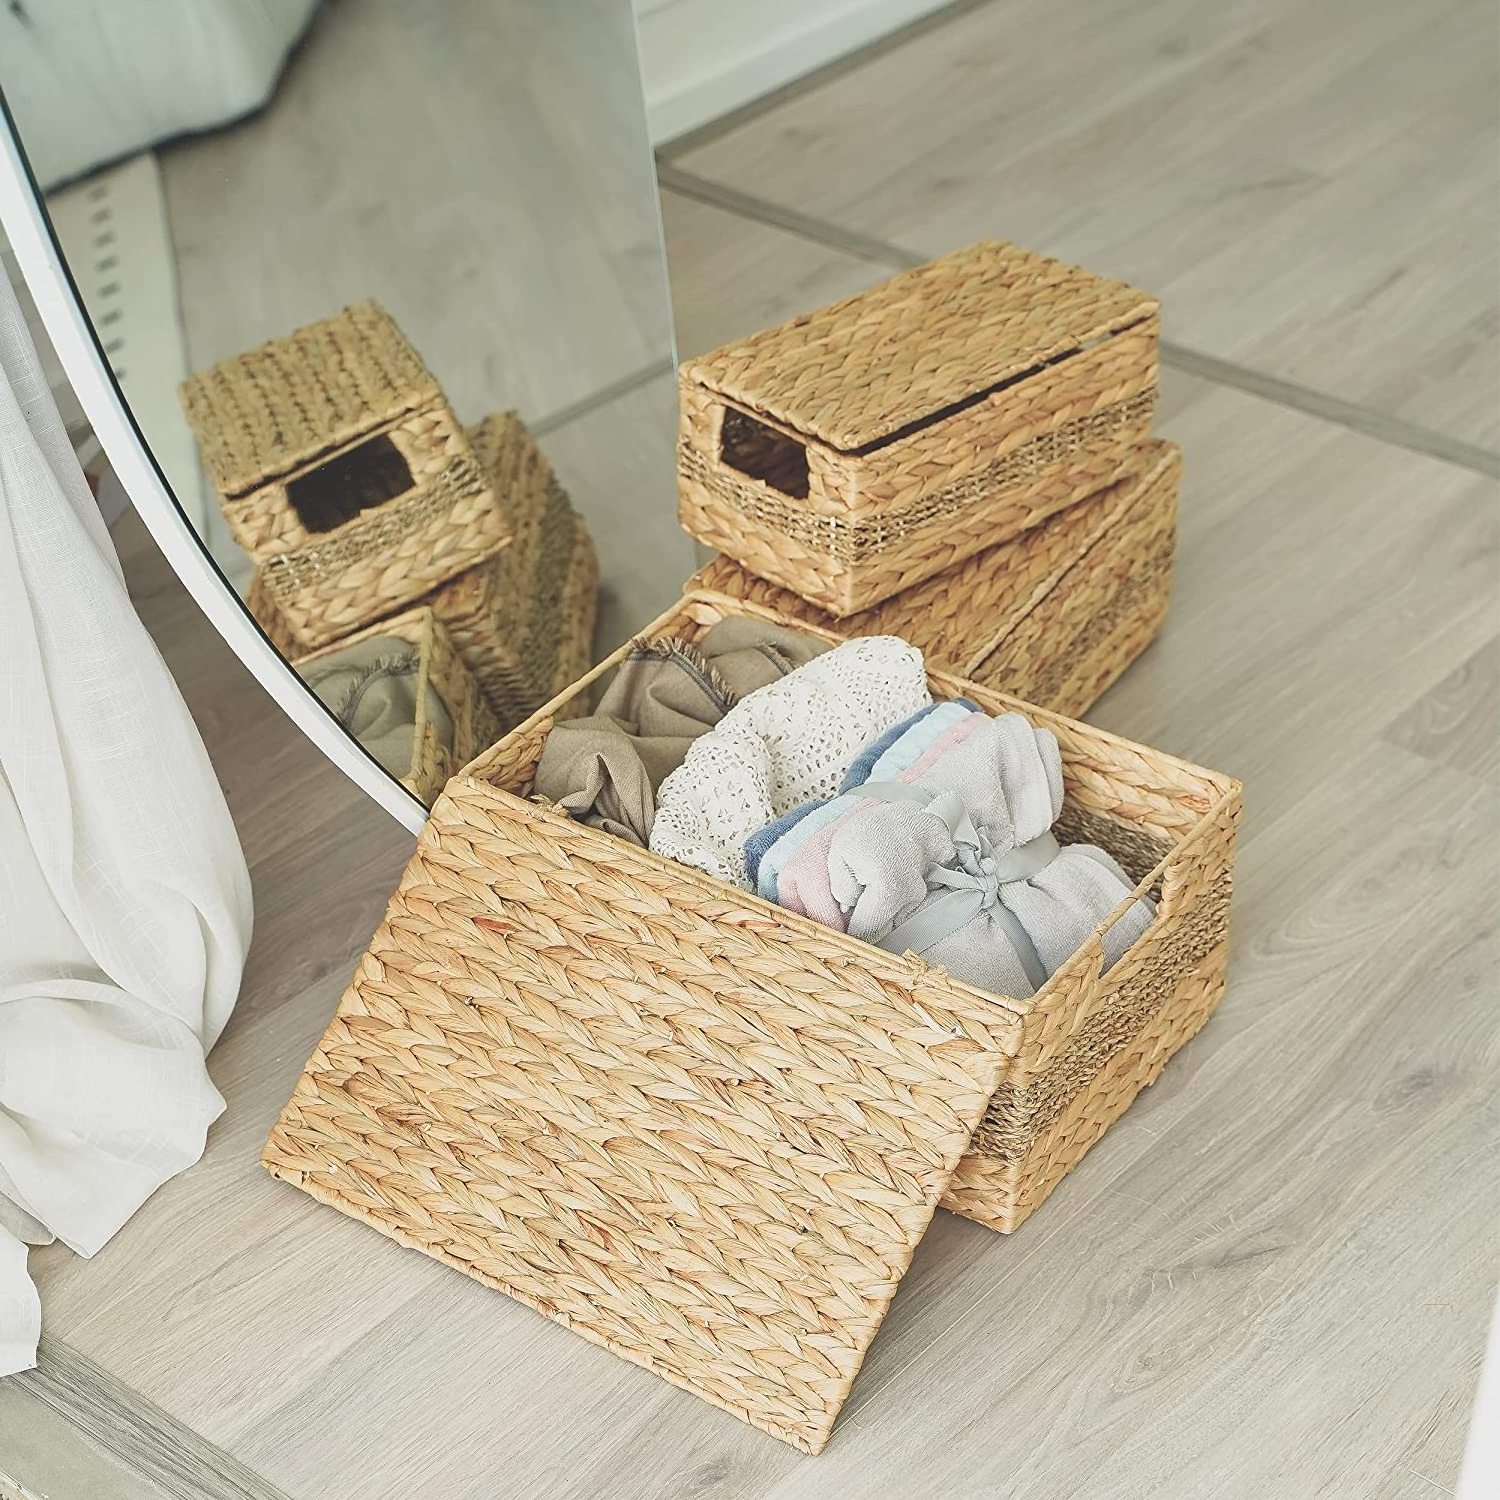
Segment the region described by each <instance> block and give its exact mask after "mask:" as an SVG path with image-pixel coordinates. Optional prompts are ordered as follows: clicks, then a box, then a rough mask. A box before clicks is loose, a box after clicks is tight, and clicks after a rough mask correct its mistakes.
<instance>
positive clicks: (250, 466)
mask: <svg viewBox="0 0 1500 1500" xmlns="http://www.w3.org/2000/svg"><path fill="white" fill-rule="evenodd" d="M179 394H180V395H181V398H182V406H183V410H184V411H185V412H186V413H187V419H188V424H189V426H191V427H192V429H193V432H194V433H195V434H196V436H197V439H198V447H199V449H200V450H201V452H202V454H203V462H204V465H205V467H206V468H207V469H208V473H209V478H210V479H212V480H213V482H214V485H215V487H216V488H217V489H218V491H219V493H220V494H222V495H224V496H226V497H230V498H232V497H234V496H236V495H242V494H244V493H245V492H246V491H248V490H253V489H256V488H258V487H259V486H260V485H263V484H267V483H269V482H270V481H272V480H274V479H279V478H281V477H282V476H284V475H286V474H289V473H291V472H292V471H293V470H295V469H300V468H302V467H303V466H305V465H306V464H309V463H311V462H312V461H313V460H314V459H316V458H317V457H318V456H319V455H320V454H322V453H326V452H328V451H329V450H331V449H334V448H338V447H340V446H342V445H343V444H345V443H348V442H352V441H353V440H354V439H355V438H358V437H359V436H360V435H361V434H363V433H365V432H368V431H371V430H372V429H374V428H377V427H379V426H381V425H382V424H384V423H386V422H390V421H393V420H394V419H395V418H397V417H400V416H403V415H404V414H405V413H407V412H410V411H415V410H417V409H419V408H420V407H423V406H426V405H428V404H429V403H430V402H432V401H433V400H434V399H435V398H438V397H440V396H441V394H442V392H441V390H440V389H439V387H438V383H437V381H436V380H435V379H434V378H433V376H432V373H431V371H429V370H428V368H427V366H426V365H425V364H423V363H422V357H421V356H420V355H419V354H418V353H417V351H416V350H415V349H413V348H412V346H411V345H410V344H409V343H408V342H407V340H406V337H405V335H403V334H402V332H401V330H400V329H399V328H397V327H396V324H395V322H394V320H393V319H392V318H391V316H390V314H389V313H387V312H386V311H385V309H384V308H382V307H381V306H380V305H379V304H378V303H376V302H372V301H367V302H356V303H355V304H353V305H352V306H350V307H346V308H345V309H344V310H343V311H342V312H339V313H336V314H335V315H334V316H333V317H331V318H325V319H323V320H322V322H319V323H310V324H308V326H307V327H305V328H299V329H297V330H296V332H294V333H290V334H288V335H287V336H286V337H285V338H279V339H272V340H271V341H270V342H269V343H265V344H262V345H261V346H260V347H259V348H258V349H252V350H250V351H249V352H248V353H246V354H239V355H236V356H235V357H234V358H233V359H226V360H221V361H220V362H219V363H218V364H216V365H214V366H213V367H212V368H211V369H208V370H204V371H202V372H200V373H199V374H197V375H193V376H191V377H190V378H189V379H187V380H185V381H184V382H183V383H182V387H181V390H180V393H179Z"/></svg>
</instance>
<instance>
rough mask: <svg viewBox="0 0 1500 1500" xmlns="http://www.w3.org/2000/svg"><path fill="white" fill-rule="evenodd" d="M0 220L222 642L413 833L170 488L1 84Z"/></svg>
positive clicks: (104, 430)
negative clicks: (72, 266) (114, 365)
mask: <svg viewBox="0 0 1500 1500" xmlns="http://www.w3.org/2000/svg"><path fill="white" fill-rule="evenodd" d="M0 227H3V228H4V230H5V235H6V238H7V239H8V240H9V241H10V247H11V249H12V251H13V252H14V253H15V257H16V260H17V262H18V264H19V265H20V267H21V275H22V276H23V277H24V278H25V281H26V286H27V289H28V290H29V291H30V293H31V297H32V301H33V302H35V304H36V309H37V313H38V314H39V316H40V317H41V320H42V326H43V327H44V328H45V329H46V330H47V336H48V338H50V339H51V340H52V347H53V349H54V350H55V351H56V353H57V357H58V359H59V360H60V361H61V363H62V367H63V371H64V373H65V374H66V375H67V377H68V380H69V382H70V383H71V384H72V386H73V390H74V393H75V394H76V395H77V397H78V401H79V404H80V405H81V406H82V407H83V413H84V415H85V416H86V417H87V418H88V420H89V423H90V425H91V426H92V427H93V429H94V436H95V437H96V438H98V440H99V443H100V446H101V447H102V448H103V449H104V454H105V457H106V458H108V460H109V462H110V465H111V467H112V468H113V469H114V471H115V475H116V477H117V478H118V479H119V481H120V484H121V485H122V487H123V488H124V490H125V493H126V495H127V496H128V497H129V499H130V503H131V504H132V505H133V506H134V507H135V510H136V513H137V514H138V515H139V516H140V518H141V520H142V521H144V522H145V525H146V529H147V530H148V531H149V532H150V533H151V536H152V538H153V539H154V540H155V542H156V545H157V546H158V547H160V548H161V550H162V553H163V554H164V555H165V557H166V559H167V562H168V563H169V564H170V565H171V567H172V570H173V572H175V573H176V574H177V577H178V579H179V580H180V581H181V583H182V585H183V587H184V588H186V589H187V591H188V593H190V594H191V595H192V596H193V600H194V602H195V603H196V604H197V605H198V608H199V609H201V610H202V611H203V613H204V614H205V615H206V616H207V617H208V620H209V623H210V624H211V625H212V626H213V627H214V629H215V630H217V631H218V632H219V634H220V635H221V636H222V637H223V638H224V642H225V644H226V645H227V646H228V647H229V649H230V650H231V651H233V652H234V654H235V655H236V656H237V657H238V658H239V659H240V661H241V662H242V663H243V664H244V665H245V666H246V667H247V668H248V669H249V670H250V672H251V673H252V674H253V675H254V677H255V679H256V681H257V682H259V683H260V685H261V686H262V687H263V688H264V689H265V690H266V692H267V693H269V694H270V696H271V697H272V699H274V700H275V702H276V705H277V707H279V708H280V709H281V711H282V712H283V713H284V714H286V716H287V717H288V718H289V719H290V720H291V721H292V723H294V724H295V725H296V726H297V728H298V729H300V730H301V731H302V733H303V734H305V735H306V736H307V737H308V739H310V740H311V741H312V742H313V744H314V745H316V746H317V747H318V749H319V750H321V751H322V752H323V754H324V755H325V756H327V757H328V759H329V760H330V761H332V762H333V764H334V765H335V766H337V767H338V768H339V770H341V771H342V772H343V773H344V774H345V775H346V776H347V777H348V778H349V779H350V780H351V781H352V782H354V784H355V785H356V786H358V787H359V789H360V790H361V791H363V792H364V793H366V795H368V796H369V797H370V798H371V799H372V800H374V801H375V802H376V803H377V804H378V805H379V806H380V807H382V808H384V809H385V811H386V812H388V813H389V814H390V815H391V816H392V817H393V818H394V819H395V820H396V821H397V822H398V823H400V824H402V826H403V827H405V828H407V829H409V830H410V831H411V832H413V833H415V832H417V830H418V829H420V828H421V826H422V824H423V823H424V822H426V820H427V809H426V807H424V806H423V804H422V803H421V802H420V801H419V800H418V799H417V798H416V797H414V796H413V795H412V794H411V793H410V792H409V791H407V789H406V788H405V787H404V786H402V785H401V783H400V782H399V781H397V780H396V778H395V777H394V776H392V775H391V774H390V773H389V772H388V771H386V770H385V769H384V768H383V767H382V766H381V765H380V763H379V762H378V761H376V760H375V758H374V757H373V756H372V755H370V753H369V752H368V751H367V750H365V748H364V747H363V746H362V745H360V743H359V742H358V741H357V740H355V739H354V738H353V737H352V736H351V735H350V734H348V733H347V732H346V731H345V730H344V728H343V727H342V726H341V725H340V724H339V722H338V720H337V719H336V718H335V717H334V716H333V714H332V713H331V712H330V711H329V710H328V709H327V708H325V707H324V705H323V703H322V700H321V699H319V698H318V696H317V694H316V693H314V692H313V690H312V689H311V688H310V687H308V686H307V684H306V683H305V682H303V681H302V679H301V678H300V677H299V676H298V675H297V673H296V671H295V670H294V669H293V667H292V666H291V664H290V663H289V662H288V661H287V660H286V658H285V657H283V656H282V654H281V653H280V652H279V651H278V650H277V649H276V648H275V647H274V646H273V645H272V644H271V642H270V639H269V638H268V637H267V635H266V634H265V632H264V631H263V630H262V629H261V628H260V626H259V625H258V624H257V623H256V621H255V619H254V617H253V616H252V615H251V613H250V611H249V610H248V609H247V608H246V607H245V604H244V602H243V601H242V600H241V598H240V596H239V593H238V591H237V590H236V589H235V588H234V586H233V585H232V584H231V583H230V582H229V580H228V579H227V578H226V577H225V576H224V574H223V573H222V572H220V570H219V568H218V565H217V564H216V563H215V562H214V560H213V559H212V557H210V556H209V553H208V549H207V548H206V547H205V546H204V545H203V543H202V541H201V540H200V539H199V536H198V533H197V531H196V530H195V529H194V527H193V524H192V522H191V521H190V520H189V519H188V515H187V512H186V511H185V510H184V509H183V508H182V506H181V505H180V504H179V503H178V500H177V497H176V496H175V495H174V494H173V493H172V488H171V486H170V485H169V484H168V483H167V480H166V476H165V475H164V474H163V473H162V471H161V467H160V466H159V465H158V464H157V462H156V457H155V455H154V454H153V453H152V451H151V447H150V444H149V443H147V441H146V439H145V437H144V435H143V434H142V432H141V430H140V428H139V427H138V426H137V424H136V420H135V416H134V414H133V413H132V412H131V410H130V405H129V403H128V402H127V401H126V400H125V396H124V394H123V392H122V391H121V390H120V387H119V384H118V382H117V381H116V380H115V377H114V371H113V370H112V369H111V367H110V363H109V360H108V359H107V358H106V357H105V354H104V349H103V346H102V345H101V343H100V341H99V336H98V334H97V333H96V331H95V329H94V325H93V323H92V321H91V320H90V318H89V315H88V312H87V310H86V309H85V308H84V305H83V299H82V298H81V297H80V296H79V294H78V288H77V285H76V284H75V282H74V280H73V277H72V273H71V272H70V271H69V269H68V266H67V262H66V261H65V260H64V259H63V255H62V248H61V246H60V245H59V243H58V240H57V235H56V233H55V232H54V230H53V228H52V221H51V218H50V217H49V215H48V213H47V207H46V203H45V201H44V199H43V197H42V194H41V192H40V190H39V189H38V187H37V184H36V179H35V177H34V176H33V175H32V171H31V166H30V163H29V162H28V161H27V158H26V152H25V148H24V147H23V146H22V144H21V140H20V135H19V133H18V132H17V130H16V125H15V120H14V118H13V117H12V115H11V112H10V105H9V103H8V101H7V100H6V99H5V96H4V93H3V92H0Z"/></svg>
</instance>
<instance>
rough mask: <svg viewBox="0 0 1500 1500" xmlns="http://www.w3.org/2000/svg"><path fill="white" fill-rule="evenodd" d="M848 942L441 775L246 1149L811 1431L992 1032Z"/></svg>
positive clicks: (807, 1435)
mask: <svg viewBox="0 0 1500 1500" xmlns="http://www.w3.org/2000/svg"><path fill="white" fill-rule="evenodd" d="M789 925H790V926H791V927H795V928H796V930H795V931H790V930H788V928H789ZM855 952H856V950H855V948H854V945H852V944H851V942H850V940H849V939H847V938H846V937H844V936H843V935H842V934H835V933H828V932H826V931H825V930H823V929H817V928H814V927H813V926H812V924H809V923H801V922H799V921H797V920H796V919H790V921H789V922H788V921H783V920H782V919H781V917H780V916H779V914H777V913H776V912H775V911H774V909H770V908H765V907H763V905H762V904H761V903H756V902H754V901H752V900H750V899H749V898H745V897H743V896H742V895H741V894H740V893H738V892H735V891H733V890H729V889H726V888H724V887H721V886H718V885H716V884H715V883H714V882H712V881H709V880H707V879H706V878H701V877H694V876H693V875H692V874H691V873H690V872H684V871H681V870H679V869H678V868H677V867H674V866H670V865H669V864H668V863H667V862H665V861H661V860H658V859H656V858H655V857H654V856H650V855H648V854H646V853H645V852H644V851H637V850H634V849H631V848H630V847H628V846H624V845H621V844H620V843H619V842H618V841H615V840H612V839H610V838H608V836H607V835H603V834H599V833H596V832H594V831H593V830H590V829H587V828H583V827H581V826H580V825H577V824H572V823H569V822H568V821H567V820H566V819H563V818H560V817H557V816H555V815H552V814H549V813H545V812H541V811H540V810H538V809H535V808H530V807H527V806H526V805H525V804H520V803H517V802H515V801H514V799H510V798H507V797H505V795H504V794H502V793H498V792H496V791H494V789H493V788H490V787H487V786H484V785H482V784H480V783H475V782H472V781H470V780H467V779H465V778H460V779H459V780H456V781H454V782H452V783H450V785H449V788H448V791H447V792H446V793H445V795H444V796H443V797H442V798H441V799H440V800H439V802H438V805H437V807H436V809H435V810H434V814H433V818H432V820H431V821H430V823H429V825H428V828H427V830H426V831H425V832H424V834H423V836H422V838H421V840H420V841H419V845H418V850H417V853H416V855H415V856H414V857H413V860H412V862H411V865H410V866H409V867H408V870H407V873H406V875H405V877H404V879H403V881H402V884H401V887H400V888H399V890H398V891H397V893H396V895H395V897H394V898H393V899H392V903H391V906H390V909H389V912H388V914H387V918H386V921H385V923H384V924H383V926H382V927H381V929H380V931H379V932H378V933H377V935H376V937H375V940H374V942H373V943H372V945H371V948H370V952H369V954H368V955H367V957H366V959H365V961H364V963H363V964H362V965H361V968H360V971H359V974H358V975H357V977H356V980H355V983H354V985H353V986H352V988H351V990H350V992H349V993H348V995H346V997H345V999H344V1002H343V1003H342V1005H341V1006H340V1009H339V1013H338V1016H337V1017H336V1019H335V1021H334V1023H333V1024H332V1026H331V1027H330V1028H329V1031H328V1033H327V1034H326V1035H325V1037H324V1039H323V1041H322V1043H321V1044H320V1046H319V1048H318V1051H317V1052H316V1053H315V1055H314V1057H313V1058H312V1060H311V1061H310V1063H309V1064H308V1067H307V1070H306V1072H305V1073H304V1075H303V1077H302V1079H301V1081H300V1082H299V1085H298V1088H297V1091H296V1094H295V1095H294V1096H293V1099H292V1100H291V1102H290V1103H289V1105H288V1106H287V1109H286V1111H285V1112H284V1114H283V1116H282V1118H281V1120H280V1121H279V1122H278V1125H277V1127H276V1129H275V1131H274V1133H273V1135H272V1137H271V1139H270V1141H269V1142H268V1144H267V1148H266V1153H265V1160H266V1163H267V1165H268V1166H269V1167H270V1168H271V1170H272V1171H274V1172H276V1173H277V1174H278V1175H280V1176H283V1177H286V1178H288V1179H290V1180H292V1181H294V1182H297V1183H298V1184H299V1185H301V1186H304V1187H306V1188H307V1189H308V1190H309V1191H313V1192H315V1193H316V1194H317V1195H318V1196H319V1197H322V1198H324V1199H325V1200H326V1201H329V1202H334V1203H336V1204H337V1205H338V1206H339V1207H341V1208H343V1209H344V1210H345V1211H347V1212H350V1213H353V1214H354V1215H355V1216H357V1217H360V1218H362V1219H364V1220H366V1221H367V1222H370V1223H372V1224H374V1225H375V1226H376V1227H378V1228H381V1229H383V1230H385V1231H386V1232H387V1233H391V1234H393V1235H394V1236H395V1237H397V1238H399V1239H401V1240H403V1242H404V1243H408V1244H414V1245H417V1246H418V1247H419V1248H422V1249H424V1250H426V1251H427V1252H428V1253H430V1254H434V1255H437V1256H438V1257H439V1258H441V1259H443V1260H445V1261H447V1262H448V1263H450V1264H454V1265H457V1266H459V1267H461V1268H462V1269H464V1270H466V1271H468V1272H469V1273H470V1274H472V1275H475V1276H478V1277H479V1278H480V1279H482V1280H485V1281H487V1282H489V1283H491V1284H493V1285H496V1286H499V1287H501V1288H503V1289H504V1290H506V1291H508V1292H510V1293H511V1294H512V1295H514V1296H516V1297H518V1298H519V1299H520V1300H522V1301H523V1302H526V1303H528V1304H529V1305H531V1306H533V1307H536V1308H537V1309H539V1310H540V1311H542V1312H544V1313H546V1314H547V1315H548V1316H550V1317H553V1318H555V1319H557V1320H558V1321H560V1322H563V1323H565V1324H566V1325H567V1326H569V1327H571V1328H573V1329H574V1330H575V1331H577V1332H579V1333H582V1334H583V1335H584V1336H585V1337H588V1338H590V1339H592V1340H594V1341H595V1342H598V1343H601V1344H604V1345H606V1346H608V1347H609V1348H611V1349H613V1350H615V1351H616V1352H617V1353H621V1354H623V1355H625V1356H626V1357H627V1358H630V1359H633V1360H635V1361H636V1362H638V1363H641V1364H645V1365H647V1366H648V1367H649V1368H651V1369H653V1370H655V1371H657V1372H658V1373H659V1374H662V1375H664V1376H665V1377H666V1378H668V1379H670V1380H672V1381H674V1382H675V1383H677V1384H679V1385H683V1386H685V1387H686V1388H688V1389H690V1390H693V1391H694V1392H695V1393H697V1394H699V1395H701V1396H703V1397H705V1398H706V1399H708V1400H710V1401H713V1402H715V1403H716V1404H718V1405H720V1406H723V1407H726V1408H728V1409H730V1410H732V1411H734V1412H736V1413H737V1414H738V1415H740V1416H742V1417H744V1418H745V1419H746V1420H748V1421H751V1422H753V1423H755V1424H756V1425H757V1426H760V1427H762V1428H764V1429H765V1430H766V1431H768V1432H771V1433H773V1434H774V1435H776V1436H778V1437H781V1438H783V1439H784V1440H786V1441H788V1442H791V1443H794V1444H795V1445H797V1446H799V1447H802V1448H804V1449H806V1450H808V1451H816V1449H817V1448H818V1447H819V1446H821V1444H822V1442H823V1441H824V1439H825V1438H826V1436H827V1433H828V1430H829V1428H830V1427H831V1425H832V1422H833V1420H834V1417H835V1416H836V1414H837V1412H838V1409H839V1407H840V1405H841V1404H842V1402H843V1400H844V1397H845V1395H846V1394H847V1391H848V1388H849V1385H850V1382H851V1381H852V1380H853V1378H854V1374H855V1372H856V1371H857V1369H858V1367H859V1363H860V1361H861V1359H862V1358H863V1354H864V1351H865V1349H866V1347H867V1346H868V1344H869V1342H870V1340H871V1339H872V1338H873V1336H874V1333H875V1330H876V1328H877V1327H878V1326H879V1323H880V1321H881V1319H882V1317H883V1316H884V1313H885V1310H886V1307H887V1305H888V1303H889V1300H890V1297H891V1296H892V1294H893V1293H894V1290H895V1287H896V1285H897V1283H898V1282H899V1280H900V1277H901V1275H902V1274H903V1273H904V1271H905V1269H906V1266H907V1264H908V1262H909V1259H910V1256H911V1253H912V1250H913V1249H914V1247H915V1245H916V1243H917V1241H918V1240H919V1239H920V1237H921V1235H922V1233H923V1232H924V1231H925V1228H926V1225H927V1223H928V1221H929V1219H930V1217H931V1214H932V1212H933V1211H934V1209H935V1206H936V1202H937V1198H938V1196H939V1194H940V1193H941V1192H942V1190H943V1188H944V1186H945V1185H946V1183H947V1180H948V1177H949V1176H950V1174H951V1172H952V1170H953V1168H954V1166H955V1165H956V1164H957V1161H958V1159H959V1157H960V1156H961V1154H962V1153H963V1150H964V1149H965V1147H966V1146H967V1143H968V1140H969V1137H970V1134H971V1132H972V1130H973V1127H974V1125H975V1124H976V1123H977V1121H978V1119H979V1117H980V1115H981V1114H982V1112H983V1110H984V1108H985V1105H986V1102H987V1100H988V1099H989V1097H990V1095H991V1093H992V1092H993V1088H994V1084H995V1081H996V1079H997V1077H998V1070H999V1065H1000V1060H1001V1056H1002V1054H1003V1048H1004V1047H1005V1046H1006V1045H1013V1044H1014V1032H1015V1018H1014V1016H1012V1015H1010V1014H1008V1013H1007V1012H1005V1011H1004V1010H1002V1009H1001V1008H1000V1007H999V1006H996V1005H994V1004H991V1003H988V1002H986V1001H985V1000H983V999H982V998H981V997H979V996H977V995H974V994H973V992H971V991H966V990H965V989H964V988H963V987H961V986H953V985H951V984H949V983H948V982H947V981H946V980H945V979H944V978H943V976H941V975H940V974H934V973H932V971H928V970H925V969H924V968H922V967H921V966H920V965H918V964H915V963H914V962H912V961H909V960H905V959H902V958H899V957H896V956H894V955H889V954H884V953H880V952H879V951H878V950H875V949H869V950H867V956H866V955H865V954H859V955H858V956H857V957H853V958H852V957H851V955H853V954H855Z"/></svg>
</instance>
